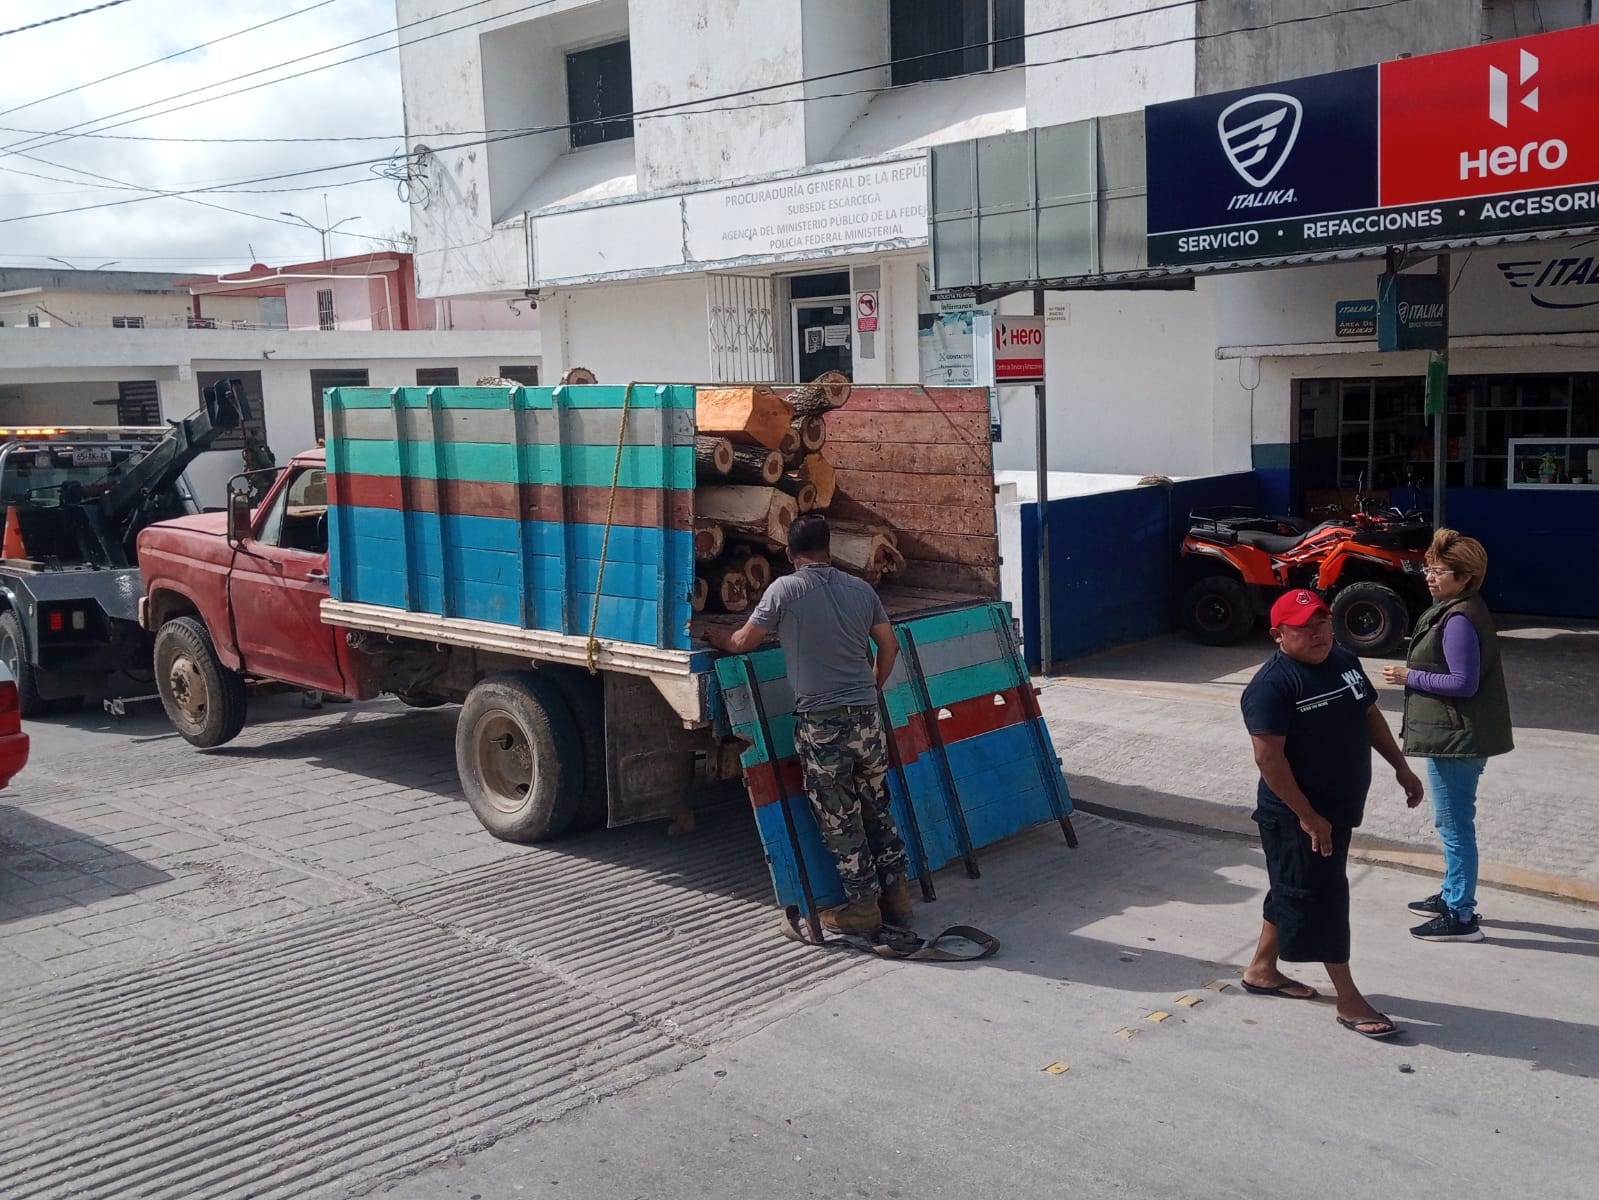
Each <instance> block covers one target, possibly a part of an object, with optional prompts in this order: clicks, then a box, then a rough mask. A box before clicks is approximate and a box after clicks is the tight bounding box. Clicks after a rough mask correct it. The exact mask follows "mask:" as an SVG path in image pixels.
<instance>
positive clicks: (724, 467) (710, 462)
mask: <svg viewBox="0 0 1599 1200" xmlns="http://www.w3.org/2000/svg"><path fill="white" fill-rule="evenodd" d="M694 469H695V472H696V473H697V474H699V475H703V476H707V477H711V478H714V477H716V476H718V475H720V476H723V477H725V476H727V475H728V474H730V473H731V472H732V470H733V443H732V442H730V441H728V440H727V439H726V438H725V437H697V438H695V439H694Z"/></svg>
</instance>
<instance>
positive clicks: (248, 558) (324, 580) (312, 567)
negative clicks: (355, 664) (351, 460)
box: [228, 466, 345, 695]
mask: <svg viewBox="0 0 1599 1200" xmlns="http://www.w3.org/2000/svg"><path fill="white" fill-rule="evenodd" d="M327 512H328V506H327V478H326V473H325V471H324V470H323V468H321V467H310V466H305V467H298V468H295V467H291V468H290V471H289V473H288V477H287V478H286V479H285V480H284V481H282V482H281V483H280V485H279V486H278V487H276V488H274V489H273V491H272V492H271V494H270V495H269V496H268V498H267V503H266V507H265V509H264V510H263V511H262V512H261V513H259V514H258V515H257V517H256V520H255V524H254V528H253V530H252V532H253V534H254V536H253V537H251V538H250V539H249V540H248V541H246V542H244V543H243V544H242V545H241V546H240V547H239V551H238V553H237V554H235V555H234V558H233V572H232V574H231V575H230V576H229V578H228V601H229V607H230V608H231V609H232V612H233V629H234V641H235V644H236V645H237V646H238V647H239V655H240V657H241V658H242V659H243V660H244V669H245V670H247V671H250V672H252V673H254V674H258V675H265V676H267V677H269V678H272V679H280V680H283V681H284V682H286V683H292V684H295V685H297V686H299V687H303V688H307V689H316V690H319V691H324V692H333V693H334V694H336V695H337V694H343V693H344V691H345V681H344V676H343V673H342V672H341V671H340V669H339V653H338V641H337V636H338V633H337V631H336V630H335V629H334V628H333V626H331V625H326V624H324V623H323V621H322V613H321V604H322V601H323V600H325V599H326V598H327V595H328V517H327Z"/></svg>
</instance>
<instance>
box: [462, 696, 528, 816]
mask: <svg viewBox="0 0 1599 1200" xmlns="http://www.w3.org/2000/svg"><path fill="white" fill-rule="evenodd" d="M472 744H473V746H474V747H475V749H476V754H477V768H478V772H477V773H478V778H479V779H481V780H482V781H483V790H484V792H485V793H486V794H487V796H488V800H489V803H490V804H492V805H494V807H495V808H497V809H498V810H499V811H500V812H503V813H506V814H514V813H519V812H521V811H522V810H523V809H524V808H526V807H527V800H528V797H529V796H530V795H531V794H532V792H533V784H534V782H535V781H536V780H537V778H538V771H537V769H536V767H535V764H534V761H533V745H532V743H531V742H530V741H529V740H528V736H527V730H525V729H523V728H522V724H521V722H520V721H518V720H517V719H516V718H515V717H513V716H512V715H511V714H510V713H508V712H503V711H496V712H487V713H484V714H483V715H482V716H481V717H479V718H478V721H477V727H476V728H475V729H474V730H473V731H472Z"/></svg>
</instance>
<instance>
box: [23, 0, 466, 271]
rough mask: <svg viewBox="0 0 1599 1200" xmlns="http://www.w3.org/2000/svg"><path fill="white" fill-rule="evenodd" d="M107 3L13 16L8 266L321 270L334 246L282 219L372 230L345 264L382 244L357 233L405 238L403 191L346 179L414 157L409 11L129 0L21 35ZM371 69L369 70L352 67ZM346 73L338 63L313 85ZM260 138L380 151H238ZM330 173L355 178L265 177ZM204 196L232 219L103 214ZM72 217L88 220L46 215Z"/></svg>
mask: <svg viewBox="0 0 1599 1200" xmlns="http://www.w3.org/2000/svg"><path fill="white" fill-rule="evenodd" d="M103 2H104V0H29V2H28V3H26V4H0V265H5V266H30V267H43V266H55V265H59V264H56V263H53V262H51V261H50V260H51V258H52V257H54V258H61V259H65V260H66V261H67V262H69V263H71V264H72V265H74V266H77V267H80V268H94V267H97V266H99V265H101V264H102V263H105V262H107V261H109V260H115V261H116V263H117V268H116V269H133V270H150V271H187V270H195V271H204V272H207V273H211V272H222V271H229V270H237V269H240V268H243V267H245V266H248V265H249V263H250V262H251V260H252V258H253V259H254V260H255V261H259V262H267V263H272V264H282V263H290V262H298V261H305V260H310V259H315V258H318V257H320V254H321V237H320V235H319V234H317V233H315V232H313V231H312V230H310V229H308V228H306V227H305V226H303V225H299V224H296V223H295V222H294V221H293V220H291V219H289V218H287V217H283V216H280V215H279V214H280V213H281V212H283V211H288V212H293V213H296V214H298V215H300V216H303V217H304V218H306V219H307V220H309V221H312V222H314V223H316V224H318V225H326V224H329V223H330V220H331V221H338V220H340V219H341V218H343V217H358V218H359V220H356V221H352V222H350V223H349V224H346V225H344V226H343V227H342V229H341V230H340V231H339V232H338V233H335V234H334V235H333V236H332V239H331V242H330V245H329V253H330V254H333V255H339V254H355V253H359V252H361V251H362V250H366V249H370V248H373V247H377V246H381V245H382V244H383V243H382V242H380V241H374V240H371V239H370V238H360V237H354V236H347V235H348V234H354V233H361V234H368V235H375V236H378V237H383V236H384V235H390V236H392V235H393V234H395V233H396V232H397V231H400V230H403V229H405V228H406V224H407V215H406V208H405V205H404V204H402V203H401V202H400V199H399V197H398V195H397V194H396V185H395V184H394V183H393V182H391V181H389V180H386V179H381V178H379V177H377V176H376V175H375V174H374V173H373V171H374V168H373V167H371V166H367V165H344V166H340V165H341V164H361V163H363V162H364V161H365V160H371V159H383V158H386V157H387V156H389V155H393V154H396V153H397V152H398V151H400V150H401V148H402V147H403V145H404V142H403V138H402V136H401V131H402V128H403V120H402V116H401V109H400V73H399V55H398V54H397V53H396V52H395V50H394V46H395V44H396V40H397V35H396V34H395V32H394V29H395V24H396V18H395V10H394V3H393V0H288V3H287V4H285V3H284V0H277V2H276V3H266V2H265V0H227V2H226V3H218V4H195V3H193V2H192V0H124V2H123V3H119V4H115V5H114V6H112V7H108V8H105V9H103V10H101V11H98V12H91V13H87V14H85V15H82V16H77V17H72V18H71V19H68V20H63V21H58V22H55V23H52V24H46V25H43V26H41V27H39V28H36V29H27V30H22V31H20V32H14V33H8V32H6V31H7V30H12V29H16V28H17V27H18V26H23V25H29V24H32V23H34V22H37V21H44V20H46V19H48V18H51V17H58V16H62V15H65V14H68V13H74V12H78V11H79V10H82V9H88V8H92V7H94V6H95V5H96V4H100V3H103ZM286 14H292V15H288V16H286ZM275 18H284V19H278V20H274V19H275ZM463 19H466V18H465V17H463ZM263 22H272V23H271V24H266V25H265V27H264V28H260V29H255V30H253V31H251V32H241V31H243V30H246V29H248V28H249V27H251V26H256V25H261V24H262V23H263ZM230 34H237V35H238V36H234V37H228V35H230ZM369 35H378V36H376V37H372V38H371V40H367V41H361V42H359V44H356V45H350V46H342V44H343V43H348V42H354V41H356V39H360V38H367V37H369ZM219 38H226V39H227V40H224V41H219V42H217V44H215V45H211V46H207V47H205V48H204V49H198V50H193V51H192V52H190V53H183V52H184V51H190V50H191V48H192V47H196V46H199V45H200V44H201V43H205V42H211V41H214V40H216V39H219ZM341 46H342V48H339V49H334V48H335V47H341ZM373 51H381V52H380V53H375V54H374V53H373ZM359 55H368V56H369V57H364V58H359V59H357V60H356V61H344V60H348V59H352V58H355V57H356V56H359ZM168 56H172V57H168ZM162 58H166V59H167V61H164V62H159V63H158V62H155V60H157V59H162ZM291 60H295V61H291ZM330 63H338V64H340V65H337V66H331V67H328V69H325V70H320V71H316V70H312V69H313V68H317V67H323V66H326V65H327V64H330ZM263 68H270V69H267V70H263ZM306 71H310V72H311V73H309V74H304V75H302V76H301V77H300V78H296V79H290V80H286V81H285V82H280V83H272V82H271V81H273V80H276V79H280V78H282V77H284V76H288V75H292V74H298V73H300V72H306ZM119 72H127V73H125V74H120V75H119V76H118V77H117V78H114V79H105V77H106V76H109V75H113V74H116V73H119ZM257 72H259V73H257ZM101 80H104V82H98V81H101ZM262 84H268V85H269V86H260V85H262ZM243 88H250V89H251V90H249V91H245V92H243V94H241V95H237V96H232V97H227V96H223V95H222V93H225V92H232V91H236V90H238V89H243ZM56 93H62V94H60V95H55V94H56ZM51 96H55V98H53V99H48V98H47V97H51ZM141 106H142V107H141ZM178 106H185V107H182V108H181V109H178ZM168 109H178V111H173V112H169V113H168V112H166V111H165V110H168ZM129 110H133V111H129ZM162 114H165V115H162ZM97 131H99V132H101V133H103V135H104V136H98V137H97V136H83V135H85V134H88V135H92V134H94V133H95V132H97ZM41 134H43V135H48V136H42V137H41V136H39V135H41ZM249 138H256V139H276V138H304V139H309V138H363V139H372V140H360V141H302V142H273V141H243V140H227V139H249ZM202 139H224V140H221V141H211V142H207V141H204V140H202ZM324 166H329V167H334V166H338V167H340V169H337V170H332V171H329V172H327V173H325V174H316V175H308V176H304V177H297V178H290V179H277V180H271V181H268V180H266V179H265V177H266V176H276V175H283V174H285V173H288V172H297V171H305V170H308V169H311V168H316V167H324ZM85 172H89V173H92V174H85ZM41 176H42V177H44V178H41ZM95 176H100V177H102V178H95ZM218 185H220V187H219V186H218ZM194 188H207V189H213V188H214V189H217V190H208V191H205V192H203V193H199V194H197V195H195V196H194V197H193V198H194V199H196V200H204V201H205V202H206V204H208V205H219V206H221V207H220V208H217V207H204V206H202V205H200V204H196V203H193V202H191V201H186V200H182V199H176V198H171V197H157V198H153V199H141V200H139V201H138V202H137V203H121V204H115V205H114V206H111V207H99V208H94V207H91V206H95V205H106V204H107V203H108V202H113V201H127V200H130V199H133V198H135V197H139V196H147V195H148V192H142V191H139V190H134V189H157V190H161V191H173V190H183V189H194ZM261 189H292V190H286V191H266V190H261ZM324 194H325V195H326V206H327V213H328V214H329V216H328V217H324V215H323V204H324V201H323V197H324ZM66 209H87V211H81V212H76V213H72V212H67V213H60V215H46V214H52V213H58V212H59V210H66ZM229 210H231V211H229ZM18 217H25V218H26V219H22V220H16V219H9V218H18Z"/></svg>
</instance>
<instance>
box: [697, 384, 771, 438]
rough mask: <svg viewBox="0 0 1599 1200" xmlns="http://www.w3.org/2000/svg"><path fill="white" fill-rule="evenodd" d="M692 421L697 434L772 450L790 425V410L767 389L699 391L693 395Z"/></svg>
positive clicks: (728, 388) (732, 388)
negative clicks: (725, 438)
mask: <svg viewBox="0 0 1599 1200" xmlns="http://www.w3.org/2000/svg"><path fill="white" fill-rule="evenodd" d="M694 419H695V427H696V428H697V429H698V430H699V432H700V433H703V434H710V435H712V436H717V437H727V438H732V439H733V441H735V442H738V443H739V444H741V445H746V446H748V445H755V446H765V447H766V448H767V449H769V450H776V449H778V448H779V447H780V446H781V445H782V444H783V435H784V434H785V433H787V432H788V429H789V426H790V425H791V424H793V421H794V410H793V409H791V408H790V407H789V406H788V401H786V400H784V399H783V397H781V396H779V395H778V394H777V393H776V392H774V391H773V390H772V389H771V388H769V387H761V386H759V385H747V386H743V387H715V388H700V389H699V390H698V391H696V392H695V394H694Z"/></svg>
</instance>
